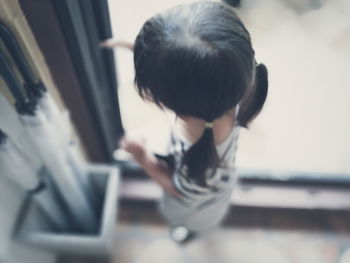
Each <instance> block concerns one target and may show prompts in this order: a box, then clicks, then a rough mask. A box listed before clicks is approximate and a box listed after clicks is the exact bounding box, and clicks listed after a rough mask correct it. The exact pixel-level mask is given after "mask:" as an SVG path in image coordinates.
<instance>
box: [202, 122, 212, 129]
mask: <svg viewBox="0 0 350 263" xmlns="http://www.w3.org/2000/svg"><path fill="white" fill-rule="evenodd" d="M204 126H205V128H206V129H212V128H213V123H212V122H205V123H204Z"/></svg>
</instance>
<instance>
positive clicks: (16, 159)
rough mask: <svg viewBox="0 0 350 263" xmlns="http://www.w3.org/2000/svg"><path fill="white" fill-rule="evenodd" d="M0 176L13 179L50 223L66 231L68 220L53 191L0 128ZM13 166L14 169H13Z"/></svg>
mask: <svg viewBox="0 0 350 263" xmlns="http://www.w3.org/2000/svg"><path fill="white" fill-rule="evenodd" d="M0 167H1V176H2V177H6V178H7V179H8V180H10V181H13V182H14V183H15V184H16V185H18V186H19V187H20V188H21V189H22V190H23V191H26V192H27V195H28V196H29V197H31V198H33V199H34V200H35V201H36V202H37V203H38V204H39V207H40V209H42V211H43V212H44V213H45V214H46V216H47V218H48V219H49V220H50V221H51V223H52V225H53V226H54V227H55V228H56V229H57V230H59V231H67V230H68V229H69V222H68V220H67V219H66V217H65V216H64V214H63V213H62V211H63V210H62V207H61V206H60V205H59V202H57V201H58V200H57V197H56V196H54V192H52V191H48V183H46V179H45V178H40V177H39V176H38V168H37V167H33V165H31V163H30V160H29V159H28V158H26V157H25V156H24V154H23V153H22V152H21V151H20V150H19V148H18V147H17V146H16V145H15V144H14V143H13V142H12V141H11V140H10V138H8V137H7V136H6V134H5V133H4V132H2V131H1V130H0ZM14 168H15V169H14Z"/></svg>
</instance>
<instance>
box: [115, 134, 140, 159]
mask: <svg viewBox="0 0 350 263" xmlns="http://www.w3.org/2000/svg"><path fill="white" fill-rule="evenodd" d="M145 142H146V140H145V139H129V138H126V137H124V138H123V139H122V140H121V141H120V146H121V147H122V148H123V149H124V150H125V151H126V152H128V153H130V154H132V156H133V157H134V158H135V159H136V160H137V161H141V160H142V159H143V158H144V157H145V155H146V149H145Z"/></svg>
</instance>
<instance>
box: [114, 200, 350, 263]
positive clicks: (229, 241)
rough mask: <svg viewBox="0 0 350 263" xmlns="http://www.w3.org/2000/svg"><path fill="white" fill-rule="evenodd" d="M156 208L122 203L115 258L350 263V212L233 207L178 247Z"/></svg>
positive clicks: (197, 262)
mask: <svg viewBox="0 0 350 263" xmlns="http://www.w3.org/2000/svg"><path fill="white" fill-rule="evenodd" d="M156 210H157V207H156V205H155V204H153V203H142V204H140V203H134V202H124V203H122V204H121V213H120V215H119V223H118V224H117V230H118V231H117V234H116V240H117V244H116V246H115V250H114V255H115V257H114V261H113V262H115V263H128V262H135V263H138V262H145V263H148V262H150V263H151V262H152V263H158V262H168V263H173V262H174V263H175V262H176V263H177V262H179V263H180V262H181V263H187V262H192V263H207V262H208V263H212V262H220V263H225V262H229V263H236V262H237V263H241V262H242V263H243V262H244V263H245V262H246V263H255V262H256V263H257V262H259V263H264V262H266V263H274V262H276V263H284V262H290V263H349V262H350V235H349V234H350V223H349V222H350V221H349V219H350V213H344V212H326V211H308V212H307V211H302V210H300V211H296V210H294V211H292V210H276V209H256V208H254V209H252V208H244V207H236V208H233V210H232V211H231V213H230V214H229V215H228V217H227V219H226V221H225V223H224V225H223V227H222V228H219V229H217V230H216V231H213V232H211V233H206V234H204V235H202V236H201V237H200V238H198V239H197V240H194V241H193V242H190V243H188V244H187V245H184V246H180V245H177V244H176V243H174V242H173V241H171V239H169V236H168V229H167V227H166V225H165V224H164V221H163V220H162V219H161V218H160V217H159V216H158V214H157V211H156Z"/></svg>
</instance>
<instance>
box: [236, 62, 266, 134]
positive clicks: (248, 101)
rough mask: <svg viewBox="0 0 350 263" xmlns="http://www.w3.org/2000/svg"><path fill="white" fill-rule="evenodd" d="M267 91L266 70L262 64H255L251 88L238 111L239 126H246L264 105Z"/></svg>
mask: <svg viewBox="0 0 350 263" xmlns="http://www.w3.org/2000/svg"><path fill="white" fill-rule="evenodd" d="M267 91H268V72H267V68H266V66H265V65H264V64H258V65H257V66H256V77H255V83H254V85H253V89H252V91H251V92H250V94H248V95H247V96H246V97H245V98H243V100H242V103H241V105H240V112H239V114H238V121H239V123H240V125H241V126H243V127H246V128H247V126H248V124H249V122H251V121H252V120H253V119H254V118H255V117H256V116H257V115H258V114H259V112H260V111H261V109H262V108H263V106H264V103H265V100H266V96H267Z"/></svg>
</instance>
